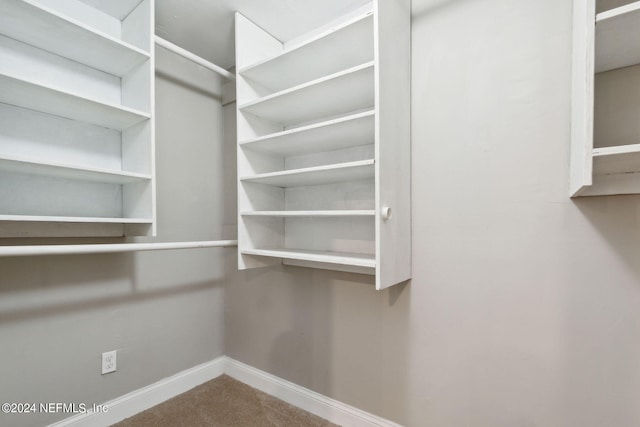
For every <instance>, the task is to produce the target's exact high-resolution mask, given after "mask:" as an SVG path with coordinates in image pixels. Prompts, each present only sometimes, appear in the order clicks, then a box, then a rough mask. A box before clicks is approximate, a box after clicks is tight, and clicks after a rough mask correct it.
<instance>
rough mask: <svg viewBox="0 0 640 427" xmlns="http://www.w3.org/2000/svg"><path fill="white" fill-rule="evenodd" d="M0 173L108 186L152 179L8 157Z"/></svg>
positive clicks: (117, 172)
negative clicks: (13, 173) (91, 182)
mask: <svg viewBox="0 0 640 427" xmlns="http://www.w3.org/2000/svg"><path fill="white" fill-rule="evenodd" d="M0 171H4V172H15V173H22V174H31V175H40V176H49V177H53V178H64V179H74V180H81V181H93V182H101V183H107V184H127V183H130V182H136V181H144V180H150V179H151V176H150V175H145V174H139V173H132V172H121V171H114V170H107V169H97V168H80V167H76V166H70V165H63V164H55V163H43V162H34V161H28V160H23V159H17V158H8V157H6V156H5V157H1V158H0Z"/></svg>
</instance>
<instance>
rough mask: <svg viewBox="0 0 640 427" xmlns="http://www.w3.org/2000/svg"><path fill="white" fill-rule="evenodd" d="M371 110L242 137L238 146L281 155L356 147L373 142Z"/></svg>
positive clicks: (372, 114)
mask: <svg viewBox="0 0 640 427" xmlns="http://www.w3.org/2000/svg"><path fill="white" fill-rule="evenodd" d="M374 113H375V112H374V110H368V111H364V112H361V113H357V114H351V115H349V116H345V117H340V118H338V119H332V120H327V121H324V122H320V123H315V124H313V125H309V126H302V127H299V128H294V129H290V130H286V131H283V132H278V133H274V134H270V135H266V136H261V137H258V138H252V139H249V140H246V141H240V143H239V144H240V146H241V147H243V148H248V149H251V150H255V151H264V152H268V153H272V154H278V155H283V156H292V155H296V154H304V153H312V152H319V151H331V150H338V149H341V148H348V147H357V146H360V145H366V144H373V142H374V118H375V115H374Z"/></svg>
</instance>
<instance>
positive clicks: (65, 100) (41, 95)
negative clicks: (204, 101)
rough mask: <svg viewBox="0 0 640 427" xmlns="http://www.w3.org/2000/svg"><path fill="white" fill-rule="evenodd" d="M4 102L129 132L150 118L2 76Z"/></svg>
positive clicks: (125, 108)
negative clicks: (134, 126)
mask: <svg viewBox="0 0 640 427" xmlns="http://www.w3.org/2000/svg"><path fill="white" fill-rule="evenodd" d="M0 88H2V90H0V102H3V103H5V104H10V105H15V106H18V107H22V108H27V109H29V110H35V111H40V112H43V113H48V114H53V115H55V116H59V117H64V118H67V119H72V120H78V121H81V122H85V123H91V124H94V125H98V126H103V127H106V128H110V129H117V130H125V129H127V128H128V127H130V126H133V125H135V124H136V123H140V122H142V121H143V120H146V119H149V118H150V116H149V114H147V113H144V112H142V111H136V110H134V109H132V108H127V107H123V106H116V105H110V104H104V103H102V102H99V101H95V100H93V99H88V98H83V97H80V96H77V95H74V94H71V93H68V92H65V91H62V90H58V89H56V88H53V87H48V86H41V85H39V84H36V83H32V82H30V81H27V80H22V79H19V78H16V77H11V76H7V75H1V74H0Z"/></svg>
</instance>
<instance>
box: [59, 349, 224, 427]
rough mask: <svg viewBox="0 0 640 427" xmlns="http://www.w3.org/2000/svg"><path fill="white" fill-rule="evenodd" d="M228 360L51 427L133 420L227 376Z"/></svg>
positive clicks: (94, 425)
mask: <svg viewBox="0 0 640 427" xmlns="http://www.w3.org/2000/svg"><path fill="white" fill-rule="evenodd" d="M225 359H226V358H225V357H224V356H220V357H218V358H216V359H213V360H212V361H210V362H206V363H203V364H201V365H198V366H195V367H193V368H190V369H187V370H184V371H182V372H179V373H177V374H175V375H172V376H170V377H168V378H164V379H162V380H160V381H158V382H156V383H153V384H151V385H148V386H146V387H142V388H139V389H138V390H135V391H132V392H131V393H127V394H125V395H124V396H120V397H117V398H115V399H113V400H110V401H108V402H105V403H104V404H103V405H106V407H107V408H108V411H107V412H96V413H86V414H79V415H75V416H73V417H70V418H66V419H64V420H62V421H59V422H57V423H53V424H50V425H49V427H67V426H73V427H103V426H104V427H107V426H110V425H112V424H115V423H117V422H119V421H122V420H124V419H125V418H129V417H132V416H133V415H136V414H138V413H140V412H142V411H145V410H147V409H149V408H152V407H154V406H156V405H158V404H160V403H162V402H164V401H166V400H169V399H171V398H172V397H175V396H177V395H179V394H182V393H184V392H185V391H189V390H191V389H192V388H194V387H197V386H199V385H200V384H203V383H205V382H207V381H210V380H212V379H214V378H217V377H219V376H220V375H222V374H223V373H224V365H225Z"/></svg>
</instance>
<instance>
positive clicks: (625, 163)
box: [593, 144, 640, 175]
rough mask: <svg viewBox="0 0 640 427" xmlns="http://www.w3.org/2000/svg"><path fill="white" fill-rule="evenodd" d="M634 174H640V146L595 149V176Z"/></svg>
mask: <svg viewBox="0 0 640 427" xmlns="http://www.w3.org/2000/svg"><path fill="white" fill-rule="evenodd" d="M633 172H640V144H633V145H621V146H615V147H605V148H594V149H593V173H594V174H595V175H614V174H622V173H633Z"/></svg>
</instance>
